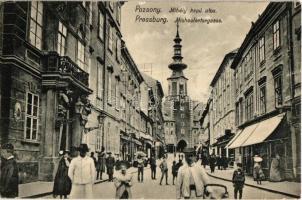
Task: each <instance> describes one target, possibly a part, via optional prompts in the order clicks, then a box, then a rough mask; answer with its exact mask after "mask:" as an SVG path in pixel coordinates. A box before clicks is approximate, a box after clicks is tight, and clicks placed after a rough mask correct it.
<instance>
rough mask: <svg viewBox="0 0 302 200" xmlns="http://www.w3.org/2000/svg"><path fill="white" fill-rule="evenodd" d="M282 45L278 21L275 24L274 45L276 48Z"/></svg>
mask: <svg viewBox="0 0 302 200" xmlns="http://www.w3.org/2000/svg"><path fill="white" fill-rule="evenodd" d="M279 46H280V21H279V20H278V21H276V22H275V23H274V25H273V47H274V50H275V49H277V48H278V47H279Z"/></svg>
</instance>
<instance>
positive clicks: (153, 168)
mask: <svg viewBox="0 0 302 200" xmlns="http://www.w3.org/2000/svg"><path fill="white" fill-rule="evenodd" d="M150 168H151V179H153V180H156V159H155V157H154V155H152V156H151V158H150Z"/></svg>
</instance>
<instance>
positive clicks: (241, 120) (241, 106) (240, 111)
mask: <svg viewBox="0 0 302 200" xmlns="http://www.w3.org/2000/svg"><path fill="white" fill-rule="evenodd" d="M242 122H243V102H242V100H240V101H239V124H241V123H242Z"/></svg>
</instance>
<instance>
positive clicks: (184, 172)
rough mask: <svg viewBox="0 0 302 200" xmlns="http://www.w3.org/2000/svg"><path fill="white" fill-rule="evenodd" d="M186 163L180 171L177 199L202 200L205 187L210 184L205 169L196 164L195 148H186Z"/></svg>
mask: <svg viewBox="0 0 302 200" xmlns="http://www.w3.org/2000/svg"><path fill="white" fill-rule="evenodd" d="M183 152H184V154H185V161H186V162H185V163H184V165H183V166H181V167H180V168H179V170H178V175H177V184H176V185H177V186H176V194H177V198H178V199H180V198H185V199H192V198H202V197H203V189H204V185H205V184H208V183H209V177H208V175H207V173H206V171H205V169H204V168H203V167H202V166H201V165H198V164H196V163H195V160H196V156H195V150H194V148H185V149H184V151H183Z"/></svg>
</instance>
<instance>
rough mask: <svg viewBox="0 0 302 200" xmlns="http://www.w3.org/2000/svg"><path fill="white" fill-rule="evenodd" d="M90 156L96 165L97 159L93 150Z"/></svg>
mask: <svg viewBox="0 0 302 200" xmlns="http://www.w3.org/2000/svg"><path fill="white" fill-rule="evenodd" d="M90 157H91V158H92V160H93V161H94V166H96V164H97V160H96V158H95V157H94V152H91V153H90Z"/></svg>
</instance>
